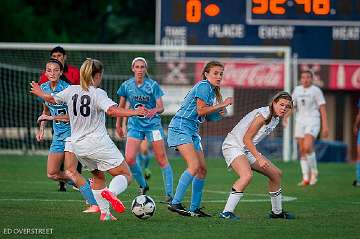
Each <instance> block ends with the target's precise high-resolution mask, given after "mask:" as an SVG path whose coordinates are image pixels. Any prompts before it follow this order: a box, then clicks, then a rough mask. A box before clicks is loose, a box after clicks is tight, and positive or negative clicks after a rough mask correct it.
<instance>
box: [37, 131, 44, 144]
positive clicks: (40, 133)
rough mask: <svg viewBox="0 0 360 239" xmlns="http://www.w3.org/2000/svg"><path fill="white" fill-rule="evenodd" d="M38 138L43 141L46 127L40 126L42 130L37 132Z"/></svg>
mask: <svg viewBox="0 0 360 239" xmlns="http://www.w3.org/2000/svg"><path fill="white" fill-rule="evenodd" d="M36 140H37V141H38V142H41V141H43V140H44V129H43V128H40V130H39V131H38V132H36Z"/></svg>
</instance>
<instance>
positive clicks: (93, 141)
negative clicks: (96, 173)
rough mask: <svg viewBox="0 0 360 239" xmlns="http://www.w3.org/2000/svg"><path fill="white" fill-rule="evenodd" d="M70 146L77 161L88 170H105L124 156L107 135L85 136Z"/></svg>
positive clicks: (121, 160)
mask: <svg viewBox="0 0 360 239" xmlns="http://www.w3.org/2000/svg"><path fill="white" fill-rule="evenodd" d="M72 146H73V150H74V153H75V155H76V157H77V159H78V160H79V162H80V163H81V164H82V165H83V166H84V167H85V169H88V170H90V171H93V170H95V169H97V170H100V171H103V172H105V171H108V170H110V169H112V168H115V167H117V166H119V165H120V164H121V163H122V162H123V161H124V156H123V155H122V154H121V152H120V151H119V149H118V148H117V147H116V145H115V144H114V142H113V141H112V140H111V139H110V137H109V135H106V136H105V137H86V138H84V139H83V140H81V141H78V142H76V143H74V142H73V143H72Z"/></svg>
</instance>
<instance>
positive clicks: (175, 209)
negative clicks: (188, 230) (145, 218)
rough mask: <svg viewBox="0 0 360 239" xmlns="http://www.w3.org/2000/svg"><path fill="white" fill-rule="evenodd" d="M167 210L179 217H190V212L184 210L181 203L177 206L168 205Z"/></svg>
mask: <svg viewBox="0 0 360 239" xmlns="http://www.w3.org/2000/svg"><path fill="white" fill-rule="evenodd" d="M168 209H169V211H172V212H177V213H179V214H180V215H181V216H188V217H190V216H191V212H189V211H188V210H186V209H185V207H184V206H183V205H182V204H181V203H178V204H172V203H170V204H169V205H168Z"/></svg>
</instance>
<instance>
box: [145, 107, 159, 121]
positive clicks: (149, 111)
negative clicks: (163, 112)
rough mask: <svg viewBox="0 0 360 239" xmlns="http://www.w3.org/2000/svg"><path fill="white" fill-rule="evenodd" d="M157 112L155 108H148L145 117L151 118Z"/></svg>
mask: <svg viewBox="0 0 360 239" xmlns="http://www.w3.org/2000/svg"><path fill="white" fill-rule="evenodd" d="M156 114H157V109H156V108H154V109H148V112H147V114H146V115H145V117H146V118H148V119H151V118H152V117H154V116H155V115H156Z"/></svg>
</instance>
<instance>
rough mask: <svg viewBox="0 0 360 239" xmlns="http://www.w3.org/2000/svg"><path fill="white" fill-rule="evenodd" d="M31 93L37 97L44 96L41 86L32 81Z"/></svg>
mask: <svg viewBox="0 0 360 239" xmlns="http://www.w3.org/2000/svg"><path fill="white" fill-rule="evenodd" d="M30 87H31V89H30V93H33V94H34V95H37V96H40V95H41V94H42V90H41V88H40V86H39V85H38V84H37V83H36V82H35V81H32V82H31V83H30Z"/></svg>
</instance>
